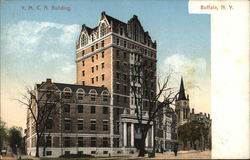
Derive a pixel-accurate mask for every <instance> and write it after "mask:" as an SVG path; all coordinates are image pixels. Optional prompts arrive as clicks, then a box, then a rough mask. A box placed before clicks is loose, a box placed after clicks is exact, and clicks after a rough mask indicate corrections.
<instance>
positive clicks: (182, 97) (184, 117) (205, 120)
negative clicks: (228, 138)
mask: <svg viewBox="0 0 250 160" xmlns="http://www.w3.org/2000/svg"><path fill="white" fill-rule="evenodd" d="M175 112H176V113H177V117H178V120H177V122H178V126H181V125H183V124H185V123H188V122H192V121H196V122H201V123H202V124H203V125H204V127H205V128H208V130H209V136H208V138H207V139H206V140H205V142H206V144H205V145H206V146H207V148H210V149H211V123H212V120H211V119H210V114H206V113H204V114H203V113H202V112H200V113H198V114H196V113H195V112H194V108H192V112H191V113H190V106H189V95H187V96H186V94H185V88H184V82H183V78H181V84H180V90H179V95H178V98H177V100H176V102H175ZM179 143H180V144H181V145H180V149H183V142H179ZM196 143H197V145H196V146H199V145H200V144H199V143H200V142H196ZM187 148H188V149H194V146H192V145H191V144H190V142H188V146H187ZM195 148H196V147H195ZM197 148H198V147H197Z"/></svg>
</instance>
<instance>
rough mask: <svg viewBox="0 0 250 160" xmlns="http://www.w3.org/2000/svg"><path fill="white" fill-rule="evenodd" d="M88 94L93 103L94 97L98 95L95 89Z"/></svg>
mask: <svg viewBox="0 0 250 160" xmlns="http://www.w3.org/2000/svg"><path fill="white" fill-rule="evenodd" d="M89 94H90V98H91V101H95V100H96V96H97V95H98V94H97V92H96V90H95V89H91V90H90V91H89Z"/></svg>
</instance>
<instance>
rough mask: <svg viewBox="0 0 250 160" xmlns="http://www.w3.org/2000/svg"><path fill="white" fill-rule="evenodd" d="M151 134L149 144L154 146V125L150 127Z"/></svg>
mask: <svg viewBox="0 0 250 160" xmlns="http://www.w3.org/2000/svg"><path fill="white" fill-rule="evenodd" d="M151 136H152V138H151V145H152V147H153V146H154V125H152V127H151Z"/></svg>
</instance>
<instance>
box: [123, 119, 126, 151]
mask: <svg viewBox="0 0 250 160" xmlns="http://www.w3.org/2000/svg"><path fill="white" fill-rule="evenodd" d="M123 146H124V147H126V146H127V123H126V122H124V123H123Z"/></svg>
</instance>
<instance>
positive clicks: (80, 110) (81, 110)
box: [77, 105, 83, 113]
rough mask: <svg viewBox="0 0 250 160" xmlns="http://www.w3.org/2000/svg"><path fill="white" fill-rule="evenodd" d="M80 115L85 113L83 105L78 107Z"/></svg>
mask: <svg viewBox="0 0 250 160" xmlns="http://www.w3.org/2000/svg"><path fill="white" fill-rule="evenodd" d="M77 110H78V113H83V105H77Z"/></svg>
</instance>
